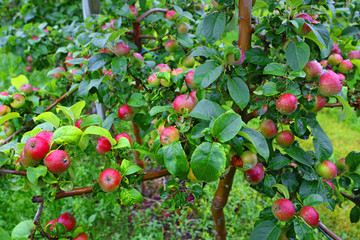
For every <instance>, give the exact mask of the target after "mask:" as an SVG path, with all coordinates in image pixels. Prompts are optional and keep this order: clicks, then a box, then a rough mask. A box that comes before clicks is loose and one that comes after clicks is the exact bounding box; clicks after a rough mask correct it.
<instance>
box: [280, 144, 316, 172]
mask: <svg viewBox="0 0 360 240" xmlns="http://www.w3.org/2000/svg"><path fill="white" fill-rule="evenodd" d="M284 151H285V152H286V153H287V154H289V156H290V157H292V158H293V159H294V160H295V161H297V162H299V163H302V164H304V165H306V166H309V167H311V166H312V165H313V163H314V162H313V160H312V158H311V156H310V155H309V154H308V153H307V152H305V151H304V150H303V149H301V148H299V147H296V146H294V145H293V146H291V147H290V148H286V149H284Z"/></svg>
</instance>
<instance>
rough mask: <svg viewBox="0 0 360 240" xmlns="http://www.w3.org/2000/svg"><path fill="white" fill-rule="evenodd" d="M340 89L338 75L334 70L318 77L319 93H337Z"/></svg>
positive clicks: (326, 95)
mask: <svg viewBox="0 0 360 240" xmlns="http://www.w3.org/2000/svg"><path fill="white" fill-rule="evenodd" d="M341 89H342V84H341V82H340V79H339V76H338V75H337V74H336V73H334V72H330V71H329V72H325V73H323V74H321V76H320V79H319V93H320V94H321V95H323V96H325V97H331V96H335V95H336V94H338V93H339V92H340V91H341Z"/></svg>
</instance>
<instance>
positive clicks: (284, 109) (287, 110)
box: [276, 93, 298, 115]
mask: <svg viewBox="0 0 360 240" xmlns="http://www.w3.org/2000/svg"><path fill="white" fill-rule="evenodd" d="M297 104H298V100H297V98H296V97H295V95H293V94H291V93H285V94H283V95H282V96H281V97H280V98H279V99H278V100H277V101H276V109H277V110H278V111H279V112H280V113H282V114H285V115H290V114H292V113H293V112H295V111H296V109H297Z"/></svg>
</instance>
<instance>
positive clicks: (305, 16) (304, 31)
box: [296, 13, 313, 36]
mask: <svg viewBox="0 0 360 240" xmlns="http://www.w3.org/2000/svg"><path fill="white" fill-rule="evenodd" d="M296 18H302V19H304V20H305V23H304V25H303V26H302V28H301V30H300V32H299V35H301V36H305V35H307V34H308V33H309V32H311V28H310V27H309V25H308V24H307V23H306V20H308V21H309V22H312V21H313V19H312V17H311V16H310V15H309V14H306V13H300V14H299V15H297V16H296Z"/></svg>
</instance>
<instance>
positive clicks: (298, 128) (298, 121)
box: [294, 117, 307, 136]
mask: <svg viewBox="0 0 360 240" xmlns="http://www.w3.org/2000/svg"><path fill="white" fill-rule="evenodd" d="M294 128H295V132H296V133H297V134H298V135H300V136H302V135H304V134H305V133H306V130H307V121H306V119H305V118H301V117H296V118H295V124H294Z"/></svg>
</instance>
